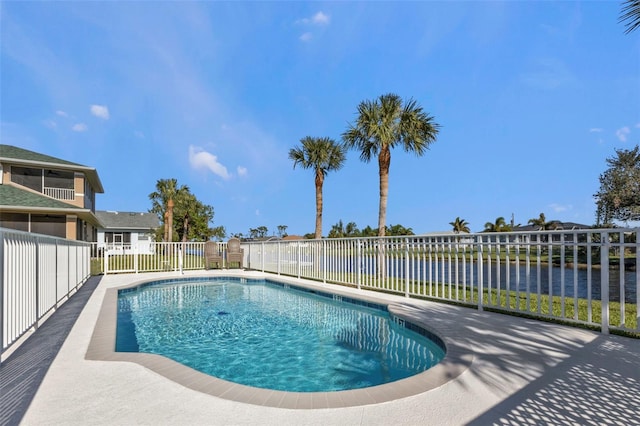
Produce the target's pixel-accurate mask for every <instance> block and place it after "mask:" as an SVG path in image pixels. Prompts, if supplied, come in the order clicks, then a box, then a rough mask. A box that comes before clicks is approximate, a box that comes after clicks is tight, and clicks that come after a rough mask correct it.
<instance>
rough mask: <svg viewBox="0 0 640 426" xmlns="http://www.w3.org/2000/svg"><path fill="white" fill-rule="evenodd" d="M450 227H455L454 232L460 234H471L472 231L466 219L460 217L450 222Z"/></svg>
mask: <svg viewBox="0 0 640 426" xmlns="http://www.w3.org/2000/svg"><path fill="white" fill-rule="evenodd" d="M449 225H451V226H453V232H455V233H456V234H459V233H461V232H466V233H469V232H471V230H470V229H469V222H467V221H466V220H464V219H460V216H458V217H456V220H454V221H453V222H449Z"/></svg>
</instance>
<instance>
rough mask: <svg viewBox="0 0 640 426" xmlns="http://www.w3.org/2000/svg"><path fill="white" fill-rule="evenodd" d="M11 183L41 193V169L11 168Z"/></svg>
mask: <svg viewBox="0 0 640 426" xmlns="http://www.w3.org/2000/svg"><path fill="white" fill-rule="evenodd" d="M11 182H13V183H17V184H18V185H22V186H25V187H27V188H31V189H33V190H34V191H38V192H42V169H33V168H31V167H17V166H11Z"/></svg>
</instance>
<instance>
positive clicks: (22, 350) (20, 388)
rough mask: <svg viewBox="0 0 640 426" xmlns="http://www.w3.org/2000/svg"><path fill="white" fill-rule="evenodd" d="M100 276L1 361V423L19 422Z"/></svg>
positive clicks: (11, 423) (81, 289) (90, 279)
mask: <svg viewBox="0 0 640 426" xmlns="http://www.w3.org/2000/svg"><path fill="white" fill-rule="evenodd" d="M100 279H101V277H91V278H89V280H88V281H87V282H86V283H84V285H83V286H82V287H81V288H80V289H79V290H78V291H77V292H76V293H75V294H74V295H73V296H72V297H71V298H70V299H69V300H67V301H66V302H65V303H64V304H63V305H62V306H60V308H59V309H58V310H57V311H55V312H54V313H53V314H52V315H51V317H50V318H49V319H48V320H47V321H46V322H45V323H44V324H42V326H41V327H39V328H38V330H37V331H36V332H35V333H34V334H33V335H32V336H31V337H30V338H29V339H28V340H27V341H26V342H25V343H23V344H22V345H21V346H20V347H19V348H18V349H16V351H15V352H13V353H12V354H11V356H10V357H9V358H8V359H7V360H6V361H4V362H3V363H2V364H0V425H3V426H4V425H16V424H18V423H19V422H20V420H21V419H22V416H23V415H24V413H25V412H26V411H27V408H28V407H29V404H30V403H31V400H32V399H33V397H34V395H35V394H36V391H37V390H38V387H39V386H40V382H42V379H43V378H44V376H45V375H46V374H47V370H48V369H49V366H50V365H51V363H52V362H53V360H54V359H55V357H56V355H57V354H58V351H59V350H60V347H61V346H62V344H63V343H64V341H65V339H66V338H67V335H68V334H69V332H70V331H71V328H72V327H73V325H74V324H75V322H76V320H77V319H78V316H79V315H80V312H82V310H83V309H84V306H85V304H86V303H87V301H88V300H89V298H90V297H91V294H93V291H94V290H95V289H96V287H97V286H98V283H99V282H100Z"/></svg>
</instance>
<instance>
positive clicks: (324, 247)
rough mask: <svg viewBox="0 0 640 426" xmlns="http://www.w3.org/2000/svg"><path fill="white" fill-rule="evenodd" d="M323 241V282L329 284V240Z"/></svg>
mask: <svg viewBox="0 0 640 426" xmlns="http://www.w3.org/2000/svg"><path fill="white" fill-rule="evenodd" d="M321 241H322V282H323V283H325V284H326V283H327V240H324V239H323V240H321ZM358 290H360V281H358Z"/></svg>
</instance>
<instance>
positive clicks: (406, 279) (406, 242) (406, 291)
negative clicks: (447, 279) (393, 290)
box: [404, 237, 451, 297]
mask: <svg viewBox="0 0 640 426" xmlns="http://www.w3.org/2000/svg"><path fill="white" fill-rule="evenodd" d="M409 263H410V262H409V238H407V237H405V239H404V297H409V275H410V273H409ZM449 268H451V265H449ZM449 270H451V269H449Z"/></svg>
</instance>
